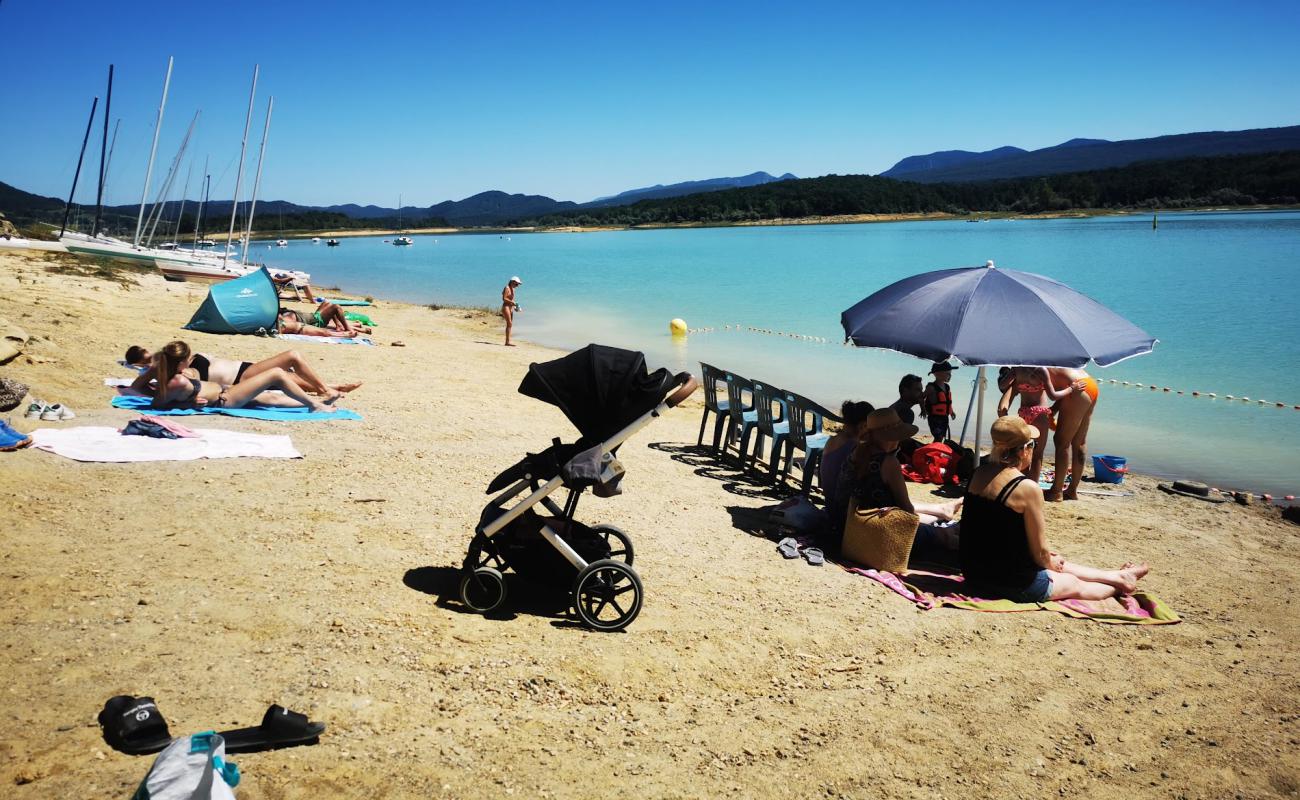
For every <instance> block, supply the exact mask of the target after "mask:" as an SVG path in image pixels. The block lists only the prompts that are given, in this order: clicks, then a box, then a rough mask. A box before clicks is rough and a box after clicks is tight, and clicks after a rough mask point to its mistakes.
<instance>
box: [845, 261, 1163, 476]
mask: <svg viewBox="0 0 1300 800" xmlns="http://www.w3.org/2000/svg"><path fill="white" fill-rule="evenodd" d="M840 324H841V325H843V326H844V339H845V341H846V342H851V343H853V344H854V345H857V346H858V347H879V348H882V349H886V350H896V351H898V352H900V353H907V354H908V355H913V356H916V357H917V358H924V359H928V360H930V361H944V360H948V359H956V360H957V361H960V362H961V363H962V364H966V365H968V366H977V367H979V368H980V369H979V374H978V377H977V381H978V386H979V395H980V401H981V402H980V405H979V406H977V409H978V411H977V412H976V421H975V449H976V451H978V450H979V443H980V433H981V428H982V427H983V413H982V412H983V399H984V366H985V365H987V364H1011V365H1032V366H1043V367H1082V366H1084V365H1085V364H1087V363H1088V362H1089V361H1094V362H1096V363H1097V364H1098V365H1100V366H1103V367H1105V366H1109V365H1111V364H1114V363H1117V362H1119V361H1123V360H1124V359H1126V358H1131V357H1133V356H1139V355H1143V354H1145V353H1149V352H1151V349H1152V348H1153V347H1154V346H1155V344H1156V341H1157V340H1156V339H1155V338H1153V337H1152V336H1151V335H1150V334H1148V333H1147V332H1146V331H1144V330H1142V329H1141V328H1139V327H1137V326H1136V325H1134V324H1133V323H1131V322H1129V321H1128V320H1126V319H1124V318H1123V317H1121V316H1119V315H1118V314H1116V313H1115V312H1113V311H1111V310H1110V309H1108V308H1106V307H1105V306H1103V305H1101V304H1100V303H1098V302H1097V301H1095V300H1093V299H1092V298H1090V297H1087V296H1085V295H1082V294H1080V293H1079V292H1076V291H1075V290H1074V289H1071V288H1070V287H1068V286H1066V285H1065V284H1063V283H1060V282H1058V281H1054V280H1052V279H1051V278H1045V277H1043V276H1042V275H1034V274H1033V273H1029V272H1019V271H1017V270H1010V269H997V268H995V267H994V266H993V262H992V261H990V262H988V263H987V264H985V265H984V266H983V267H965V268H960V269H945V270H938V271H935V272H926V273H922V274H920V275H913V276H912V277H910V278H904V279H903V280H901V281H898V282H896V283H892V284H890V285H889V286H886V287H885V288H883V289H881V290H880V291H878V292H876V293H874V294H872V295H870V296H869V297H867V298H865V299H863V300H861V301H859V302H858V303H856V304H855V305H853V306H852V307H851V308H849V309H848V310H846V311H845V312H844V313H843V314H841V315H840ZM967 418H968V419H969V411H968V412H967Z"/></svg>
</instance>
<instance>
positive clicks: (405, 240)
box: [393, 236, 415, 247]
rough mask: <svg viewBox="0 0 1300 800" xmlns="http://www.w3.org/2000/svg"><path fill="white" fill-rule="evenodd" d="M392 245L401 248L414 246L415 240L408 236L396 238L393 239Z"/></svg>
mask: <svg viewBox="0 0 1300 800" xmlns="http://www.w3.org/2000/svg"><path fill="white" fill-rule="evenodd" d="M393 244H395V245H397V246H398V247H401V246H403V245H408V244H415V240H414V239H412V238H411V237H409V236H398V237H396V238H395V239H393Z"/></svg>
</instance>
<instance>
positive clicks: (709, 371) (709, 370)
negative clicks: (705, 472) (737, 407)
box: [695, 361, 729, 451]
mask: <svg viewBox="0 0 1300 800" xmlns="http://www.w3.org/2000/svg"><path fill="white" fill-rule="evenodd" d="M700 373H701V375H702V377H701V378H700V385H701V386H702V387H703V389H704V415H703V416H702V417H700V435H699V436H698V437H697V438H696V440H695V444H697V445H701V444H704V426H705V425H706V424H708V421H709V412H712V413H713V417H714V421H713V449H714V450H715V451H716V450H720V449H721V445H722V427H723V426H724V425H726V424H727V407H728V405H729V402H728V400H727V398H726V393H727V390H726V389H725V388H723V389H721V390H719V388H718V384H720V383H722V384H725V383H726V380H727V373H725V372H723V371H722V370H720V369H718V368H717V367H715V366H713V365H712V364H705V363H704V362H703V361H701V362H700ZM719 395H722V396H719Z"/></svg>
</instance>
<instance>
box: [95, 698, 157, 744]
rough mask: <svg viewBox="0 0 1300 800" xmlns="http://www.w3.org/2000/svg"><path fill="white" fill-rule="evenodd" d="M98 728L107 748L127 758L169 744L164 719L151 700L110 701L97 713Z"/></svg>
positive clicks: (113, 699) (116, 699)
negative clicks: (102, 731)
mask: <svg viewBox="0 0 1300 800" xmlns="http://www.w3.org/2000/svg"><path fill="white" fill-rule="evenodd" d="M99 725H100V727H101V728H103V729H104V741H105V742H107V743H108V745H109V747H112V748H113V749H114V750H117V751H118V752H119V753H126V754H127V755H130V756H142V755H147V754H149V753H157V752H159V751H161V750H162V749H163V748H164V747H166V746H167V745H169V744H171V741H172V736H171V733H170V732H169V731H168V730H167V720H165V719H163V715H162V712H160V711H159V710H158V706H157V705H156V704H155V703H154V701H153V698H152V697H132V696H131V695H129V694H120V695H118V696H117V697H112V698H109V701H108V702H107V703H105V704H104V710H103V711H100V712H99Z"/></svg>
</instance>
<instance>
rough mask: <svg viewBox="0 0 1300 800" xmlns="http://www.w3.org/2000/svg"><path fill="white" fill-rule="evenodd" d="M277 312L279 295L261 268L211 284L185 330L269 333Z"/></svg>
mask: <svg viewBox="0 0 1300 800" xmlns="http://www.w3.org/2000/svg"><path fill="white" fill-rule="evenodd" d="M279 310H280V296H279V294H278V293H277V291H276V288H275V284H274V283H272V282H271V273H269V272H267V271H266V267H262V268H261V269H259V270H258V271H257V272H250V273H248V274H247V275H244V276H243V277H240V278H235V279H234V280H231V281H225V282H223V283H215V284H213V285H212V288H211V289H208V297H207V299H206V300H204V301H203V305H201V306H199V310H198V311H195V312H194V316H193V318H191V319H190V321H189V322H188V323H187V324H186V325H185V327H186V329H188V330H192V331H203V332H205V333H257V331H258V330H260V329H265V330H267V331H273V330H275V319H276V314H277V312H278V311H279Z"/></svg>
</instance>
